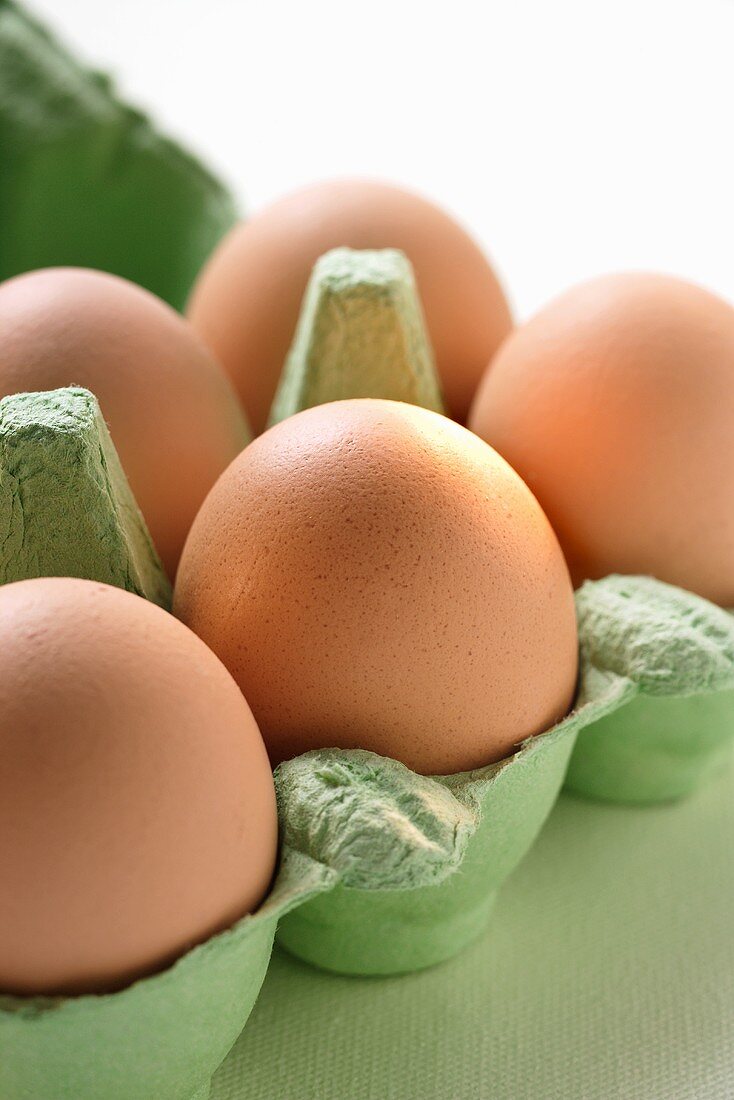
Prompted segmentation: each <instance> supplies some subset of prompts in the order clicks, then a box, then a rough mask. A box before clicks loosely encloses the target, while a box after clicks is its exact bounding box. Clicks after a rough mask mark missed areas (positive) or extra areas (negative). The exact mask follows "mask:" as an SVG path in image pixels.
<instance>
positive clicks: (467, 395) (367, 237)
mask: <svg viewBox="0 0 734 1100" xmlns="http://www.w3.org/2000/svg"><path fill="white" fill-rule="evenodd" d="M340 245H347V246H349V247H351V248H399V249H402V251H403V252H405V253H406V255H407V256H408V259H409V260H410V261H411V263H412V265H413V268H414V270H415V275H416V279H417V282H418V290H419V292H420V296H421V299H422V302H423V307H424V311H425V315H426V321H427V323H428V329H429V333H430V337H431V341H432V343H433V348H434V351H435V353H436V361H437V365H438V369H439V373H440V376H441V383H442V387H443V393H444V398H445V401H446V407H447V409H448V411H449V413H450V414H451V416H453V417H454V418H455V419H456V420H459V421H462V422H463V421H464V420H465V419H466V416H467V413H468V411H469V405H470V402H471V399H472V396H473V394H474V391H475V389H476V387H477V384H478V382H479V379H480V377H481V375H482V372H483V370H484V367H485V366H486V364H487V362H488V361H489V359H490V357H491V355H492V354H493V352H494V351H495V349H496V348H497V346H498V345H499V343H500V341H501V340H502V339H503V338H504V336H505V335H506V334H507V333H508V332H509V330H510V328H511V325H512V320H511V317H510V310H509V307H508V305H507V301H506V299H505V296H504V294H503V292H502V288H501V287H500V285H499V283H498V281H497V277H496V276H495V274H494V272H493V271H492V268H491V267H490V265H489V263H488V262H487V260H486V258H485V257H484V256H483V254H482V252H481V251H480V249H479V248H478V247H477V245H476V244H475V243H474V241H473V240H472V239H471V237H469V236H468V235H467V233H465V231H464V230H463V229H462V228H461V227H460V226H459V225H457V223H456V222H455V221H454V220H453V219H452V218H450V217H449V216H448V214H446V213H444V211H443V210H440V209H439V208H438V207H437V206H434V205H433V203H430V202H428V201H427V200H426V199H423V198H420V197H419V196H418V195H414V194H411V193H410V192H408V191H403V190H400V189H399V188H397V187H392V186H390V185H388V184H385V183H377V182H373V181H370V180H334V181H331V182H327V183H319V184H315V185H312V186H310V187H307V188H305V189H303V190H300V191H296V192H294V193H293V194H291V195H287V196H286V197H285V198H283V199H281V200H280V201H278V202H276V203H274V204H273V205H272V206H269V207H267V208H266V209H265V210H263V211H262V212H261V213H260V214H258V215H256V217H254V218H253V219H252V221H250V222H248V223H247V224H246V225H241V226H239V227H237V228H235V229H234V230H233V231H232V232H231V233H230V234H229V236H227V237H226V238H225V240H224V241H223V243H222V244H221V245H220V246H219V248H218V249H217V250H216V252H215V253H214V255H213V257H212V258H211V260H210V261H209V263H208V264H207V265H206V267H205V268H204V270H203V273H202V274H201V276H200V277H199V281H198V283H197V284H196V286H195V287H194V291H193V296H192V298H191V301H190V303H189V309H188V312H189V317H190V318H191V322H192V324H193V325H194V328H195V329H196V330H197V331H198V332H199V333H200V334H201V336H202V337H203V338H204V340H205V341H206V343H207V344H208V345H209V346H210V347H211V349H212V350H213V351H214V353H215V354H216V356H217V357H218V359H219V360H220V362H221V363H223V364H224V366H225V368H226V369H227V371H228V373H229V375H230V377H231V378H232V380H233V381H234V383H235V386H236V387H237V389H238V391H239V394H240V397H241V399H242V402H243V404H244V407H245V410H246V412H247V415H248V417H249V420H250V423H251V424H252V426H253V428H254V430H255V431H256V432H260V431H262V430H263V428H264V427H265V424H266V421H267V418H268V412H269V409H270V406H271V404H272V400H273V396H274V394H275V389H276V386H277V383H278V377H279V375H280V372H281V369H282V367H283V363H284V361H285V357H286V353H287V351H288V348H289V346H290V343H291V340H292V338H293V333H294V330H295V327H296V320H297V318H298V312H299V309H300V306H301V300H302V298H303V294H304V291H305V289H306V283H307V282H308V278H309V275H310V273H311V268H312V267H313V265H314V263H315V262H316V260H317V259H318V258H319V256H321V255H322V254H323V253H324V252H328V251H329V249H332V248H336V247H338V246H340Z"/></svg>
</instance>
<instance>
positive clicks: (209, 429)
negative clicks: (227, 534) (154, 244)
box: [0, 268, 249, 577]
mask: <svg viewBox="0 0 734 1100" xmlns="http://www.w3.org/2000/svg"><path fill="white" fill-rule="evenodd" d="M69 385H80V386H85V387H86V388H87V389H89V390H91V391H92V393H93V394H94V395H95V396H96V397H97V399H98V400H99V403H100V406H101V409H102V414H103V416H104V417H105V420H106V421H107V424H108V426H109V429H110V434H111V436H112V439H113V442H114V444H115V447H116V448H117V451H118V454H119V455H120V459H121V461H122V465H123V468H124V470H125V473H126V474H127V477H128V480H129V482H130V485H131V487H132V490H133V493H134V494H135V497H136V499H137V501H138V504H139V505H140V510H141V511H142V513H143V515H144V516H145V519H146V522H147V524H148V528H149V529H150V533H151V535H152V537H153V541H154V543H155V546H156V549H157V550H158V553H159V554H160V556H161V559H162V561H163V564H164V566H165V567H166V569H167V571H168V573H169V575H170V576H171V577H173V575H174V573H175V570H176V565H177V563H178V558H179V555H180V553H181V548H182V546H183V543H184V540H185V538H186V535H187V533H188V530H189V527H190V526H191V523H192V521H193V518H194V516H195V515H196V512H197V510H198V508H199V506H200V504H201V502H202V501H203V499H204V497H205V496H206V494H207V492H208V491H209V489H210V488H211V486H212V485H213V484H214V482H215V481H216V479H217V477H218V476H219V474H220V473H221V472H222V470H223V469H224V468H225V467H226V466H227V465H228V463H229V462H230V461H231V460H232V459H233V458H234V456H235V455H236V454H238V453H239V451H240V450H241V449H242V448H243V447H244V446H245V444H246V443H247V441H248V439H249V434H248V430H247V425H246V423H245V420H244V417H243V415H242V412H241V410H240V407H239V404H238V401H237V398H236V396H235V393H234V391H233V389H232V386H231V384H230V382H229V380H228V379H227V377H226V376H225V375H224V372H223V371H222V370H221V368H220V367H219V365H218V364H217V363H216V362H215V361H214V359H213V357H212V355H211V354H210V352H209V351H208V350H207V349H206V348H205V347H204V346H203V344H202V343H201V342H200V340H199V338H198V337H197V336H196V334H195V333H194V331H193V329H192V328H191V327H190V325H189V324H188V323H187V322H186V321H185V320H184V319H183V318H182V317H180V316H179V315H178V314H177V313H176V312H175V311H174V310H172V309H171V308H170V306H167V305H166V304H165V303H164V302H162V301H160V299H158V298H156V297H155V296H154V295H152V294H149V293H148V291H146V290H142V289H141V288H140V287H137V286H135V285H134V284H133V283H129V282H127V281H126V280H124V279H119V278H117V277H116V276H114V275H107V274H104V273H102V272H98V271H89V270H86V269H82V268H49V269H46V270H43V271H35V272H31V273H29V274H26V275H20V276H18V277H16V278H14V279H9V280H8V281H7V282H5V283H3V284H2V285H0V397H3V396H5V395H7V394H11V393H20V392H23V391H31V390H34V391H35V390H53V389H57V388H59V387H62V386H69Z"/></svg>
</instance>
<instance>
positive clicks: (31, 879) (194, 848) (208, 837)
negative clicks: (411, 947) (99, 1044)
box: [0, 578, 277, 994]
mask: <svg viewBox="0 0 734 1100" xmlns="http://www.w3.org/2000/svg"><path fill="white" fill-rule="evenodd" d="M0 760H1V761H2V767H1V768H0V867H2V898H3V900H2V905H0V991H2V992H6V993H8V992H12V993H18V994H33V993H48V994H52V993H60V992H62V993H74V992H78V991H82V990H93V991H101V990H107V989H111V988H115V987H117V986H119V985H121V984H123V983H126V982H128V981H130V980H132V979H133V978H136V977H138V976H139V975H142V974H145V973H148V972H149V971H151V970H154V969H158V968H160V967H162V966H165V965H166V964H167V963H169V962H171V961H172V960H173V959H175V958H176V957H177V956H178V955H180V954H181V953H182V952H184V951H186V950H187V949H188V948H189V947H191V946H192V945H193V944H196V943H198V942H199V941H201V940H204V939H206V938H207V937H208V936H210V935H211V934H212V933H214V932H216V931H218V930H219V929H222V928H225V927H227V926H229V925H230V924H232V923H233V922H234V921H236V920H237V919H238V918H239V917H241V916H242V915H243V914H245V913H248V912H250V911H251V910H253V909H254V908H255V907H256V906H257V905H258V903H259V902H260V900H261V898H262V897H263V895H264V894H265V892H266V891H267V889H268V886H269V883H270V879H271V876H272V873H273V867H274V864H275V854H276V839H277V823H276V811H275V796H274V790H273V781H272V775H271V772H270V768H269V764H268V758H267V754H266V752H265V748H264V746H263V743H262V738H261V737H260V734H259V732H258V728H257V726H256V724H255V720H254V718H253V717H252V713H251V712H250V709H249V707H248V706H247V704H246V702H245V700H244V699H243V697H242V695H241V693H240V691H239V689H238V688H237V685H236V684H235V683H234V681H233V680H232V678H231V676H230V675H229V674H228V673H227V670H226V669H225V668H224V667H223V666H222V664H221V663H220V662H219V661H218V660H217V658H216V657H215V656H214V654H213V653H211V652H210V650H208V649H207V647H206V646H205V645H204V643H203V642H201V641H200V640H199V639H198V638H197V637H196V636H195V635H194V634H192V633H191V631H190V630H187V629H186V627H184V626H183V625H182V624H181V623H180V622H178V621H177V620H176V619H174V618H173V616H172V615H169V614H167V613H166V612H165V611H162V610H161V609H160V608H159V607H156V606H155V605H154V604H152V603H148V602H147V601H146V600H143V599H141V598H139V597H138V596H133V595H131V594H130V593H128V592H123V591H122V590H121V589H118V588H111V587H108V586H107V585H103V584H97V583H95V582H93V581H84V580H70V579H66V578H62V579H59V578H44V579H40V580H31V581H21V582H19V583H17V584H9V585H5V586H3V587H2V588H0Z"/></svg>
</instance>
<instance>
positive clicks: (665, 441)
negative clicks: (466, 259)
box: [470, 274, 734, 607]
mask: <svg viewBox="0 0 734 1100" xmlns="http://www.w3.org/2000/svg"><path fill="white" fill-rule="evenodd" d="M470 427H471V428H472V429H473V430H474V431H475V432H477V433H478V434H479V435H480V436H481V437H482V438H483V439H486V440H487V441H488V442H489V443H491V444H492V446H493V447H495V448H496V449H497V450H498V451H499V452H500V454H502V455H504V457H505V458H506V459H507V460H508V462H510V463H511V465H512V466H513V467H514V468H515V469H516V470H517V471H518V473H519V474H520V475H521V477H523V478H524V479H525V481H526V482H527V483H528V485H529V486H530V488H531V489H532V490H533V492H534V493H535V495H536V496H537V498H538V500H539V501H540V503H541V505H542V506H543V508H544V509H545V511H546V513H547V515H548V517H549V519H550V520H551V523H552V524H553V526H554V528H555V530H556V533H557V534H558V537H559V539H560V542H561V545H562V546H563V549H564V551H565V553H566V557H567V559H568V561H569V564H570V568H571V574H572V576H573V579H574V583H575V584H577V585H578V584H580V582H581V581H583V580H584V579H586V578H598V577H603V576H605V575H607V574H609V573H635V574H650V575H652V576H655V577H658V578H659V579H660V580H663V581H667V582H668V583H670V584H676V585H679V586H681V587H683V588H687V589H689V590H690V591H692V592H696V593H698V594H699V595H701V596H705V597H706V598H708V599H710V600H712V601H714V602H715V603H718V604H720V605H722V606H725V607H732V606H734V570H733V569H732V562H733V561H734V507H732V501H733V500H734V310H733V309H732V308H731V306H729V305H728V304H727V303H726V302H724V301H722V299H720V298H717V297H716V296H715V295H713V294H711V293H709V292H708V291H706V290H703V289H701V288H699V287H697V286H692V285H691V284H690V283H686V282H683V281H681V280H679V279H675V278H672V277H670V276H664V275H649V274H629V275H613V276H606V277H603V278H599V279H595V280H593V281H592V282H588V283H585V284H583V285H582V286H579V287H575V288H574V289H572V290H569V291H568V292H567V293H565V294H564V295H563V296H562V297H560V298H558V299H557V300H556V301H554V302H552V303H551V304H550V305H548V306H547V307H546V308H545V309H543V310H542V311H541V312H540V313H539V314H537V316H535V317H534V318H533V319H532V320H530V321H529V322H528V323H527V324H525V325H523V326H522V327H521V328H519V329H517V330H516V331H515V332H514V333H513V334H512V335H511V336H510V337H509V338H508V339H507V341H506V342H505V343H504V345H503V346H502V348H501V349H500V351H499V352H498V354H497V356H496V357H495V359H494V361H493V363H492V365H491V367H490V368H489V370H488V372H487V374H486V376H485V378H484V380H483V383H482V386H481V388H480V390H479V392H478V394H477V398H476V402H475V404H474V407H473V410H472V414H471V419H470Z"/></svg>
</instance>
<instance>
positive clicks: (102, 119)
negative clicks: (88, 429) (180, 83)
mask: <svg viewBox="0 0 734 1100" xmlns="http://www.w3.org/2000/svg"><path fill="white" fill-rule="evenodd" d="M0 149H1V150H2V156H1V157H0V211H1V212H2V214H1V215H0V240H1V241H2V246H1V247H0V279H6V278H9V277H10V276H12V275H17V274H19V273H20V272H23V271H29V270H32V269H34V268H40V267H55V266H77V267H93V268H99V269H101V270H103V271H111V272H114V273H115V274H116V275H122V276H124V277H125V278H127V279H131V280H132V281H133V282H136V283H139V284H140V285H141V286H144V287H146V288H147V289H148V290H151V291H153V293H155V294H157V295H159V296H160V297H161V298H163V299H165V300H166V301H167V302H170V304H171V305H172V306H174V307H175V308H176V309H182V308H183V306H184V304H185V301H186V298H187V296H188V292H189V290H190V288H191V285H192V283H193V281H194V279H195V278H196V275H197V274H198V271H199V269H200V268H201V265H202V264H203V263H204V261H205V260H206V259H207V257H208V256H209V254H210V253H211V251H212V250H213V248H214V247H215V245H216V244H217V243H218V242H219V240H220V239H221V237H222V236H223V235H224V234H225V233H226V232H227V230H228V229H229V228H230V227H231V226H232V225H233V224H234V223H235V222H236V221H237V218H238V214H237V209H236V207H235V203H234V201H233V199H232V197H231V196H230V194H229V192H228V191H227V189H226V188H225V187H224V186H223V185H222V184H221V183H220V182H219V181H218V180H217V179H216V178H215V177H214V176H213V175H212V174H211V173H210V172H209V171H207V169H205V168H204V166H203V165H202V164H201V163H200V162H199V161H198V160H196V159H195V158H194V157H193V156H191V155H190V154H189V153H188V152H186V151H185V150H184V149H183V148H181V146H179V145H177V144H176V143H175V142H173V141H170V140H169V139H168V138H166V137H164V136H163V135H162V134H161V133H160V132H159V131H158V130H157V129H156V127H155V126H154V125H153V123H152V122H151V121H150V119H148V118H147V117H146V115H144V114H143V113H142V112H141V111H138V110H135V109H134V108H131V107H129V106H128V105H127V104H125V103H124V102H123V101H122V100H121V99H120V98H119V97H118V96H117V94H116V92H115V89H114V86H113V84H112V82H111V80H110V78H109V77H108V76H106V75H105V74H104V73H100V72H97V71H95V70H93V69H89V68H87V67H86V66H84V65H82V64H80V63H79V62H78V61H77V60H76V59H75V58H74V57H73V56H72V54H71V53H70V52H69V51H68V50H67V49H66V48H65V47H64V46H62V45H61V44H60V43H59V42H58V41H57V39H56V38H55V37H54V36H53V35H52V34H51V33H50V32H49V31H48V30H47V29H46V28H45V27H43V26H42V25H41V23H39V22H38V21H37V20H36V19H34V18H33V17H32V16H30V15H29V14H28V13H27V11H26V10H25V8H24V7H23V6H22V5H21V4H18V3H15V2H13V0H0Z"/></svg>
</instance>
